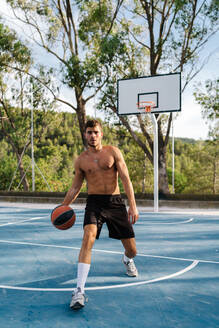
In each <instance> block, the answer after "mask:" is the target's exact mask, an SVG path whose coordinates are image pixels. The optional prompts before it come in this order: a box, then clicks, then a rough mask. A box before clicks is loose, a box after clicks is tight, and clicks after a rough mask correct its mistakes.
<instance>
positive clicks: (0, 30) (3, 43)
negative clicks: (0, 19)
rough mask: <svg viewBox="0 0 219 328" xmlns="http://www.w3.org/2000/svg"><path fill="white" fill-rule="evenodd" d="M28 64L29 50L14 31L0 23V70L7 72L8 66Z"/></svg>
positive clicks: (29, 60)
mask: <svg viewBox="0 0 219 328" xmlns="http://www.w3.org/2000/svg"><path fill="white" fill-rule="evenodd" d="M30 62H31V57H30V50H29V49H28V48H27V47H26V46H25V45H24V44H23V43H22V42H21V41H20V40H18V38H17V35H16V33H15V32H14V31H11V30H10V29H9V28H8V27H6V26H5V25H3V24H2V23H0V70H7V69H8V68H7V66H8V65H10V64H15V65H16V66H17V65H19V64H21V65H23V66H24V65H25V66H29V65H30Z"/></svg>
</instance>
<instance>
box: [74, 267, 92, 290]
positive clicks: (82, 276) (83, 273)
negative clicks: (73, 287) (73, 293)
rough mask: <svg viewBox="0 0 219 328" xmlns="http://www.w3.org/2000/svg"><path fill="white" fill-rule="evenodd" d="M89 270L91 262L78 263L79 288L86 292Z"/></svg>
mask: <svg viewBox="0 0 219 328" xmlns="http://www.w3.org/2000/svg"><path fill="white" fill-rule="evenodd" d="M89 270H90V264H87V263H78V275H77V288H78V287H80V288H81V292H82V293H84V286H85V283H86V280H87V276H88V273H89Z"/></svg>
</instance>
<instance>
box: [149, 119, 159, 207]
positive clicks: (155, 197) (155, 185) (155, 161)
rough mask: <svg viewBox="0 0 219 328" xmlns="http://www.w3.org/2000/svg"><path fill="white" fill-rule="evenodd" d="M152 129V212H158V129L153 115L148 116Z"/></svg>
mask: <svg viewBox="0 0 219 328" xmlns="http://www.w3.org/2000/svg"><path fill="white" fill-rule="evenodd" d="M150 116H151V120H152V123H153V128H154V212H159V195H158V128H157V120H156V117H155V115H154V114H150Z"/></svg>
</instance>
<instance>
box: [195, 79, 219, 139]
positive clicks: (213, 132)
mask: <svg viewBox="0 0 219 328" xmlns="http://www.w3.org/2000/svg"><path fill="white" fill-rule="evenodd" d="M194 96H195V100H196V102H197V103H198V104H199V105H201V108H202V116H203V118H205V119H206V121H207V123H209V137H210V138H211V139H214V140H218V138H219V79H215V80H206V81H205V85H204V87H203V86H202V83H199V84H197V85H196V89H195V92H194Z"/></svg>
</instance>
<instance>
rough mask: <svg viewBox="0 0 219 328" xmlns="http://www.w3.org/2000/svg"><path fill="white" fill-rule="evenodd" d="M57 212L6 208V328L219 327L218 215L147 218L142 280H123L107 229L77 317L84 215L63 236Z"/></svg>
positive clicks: (139, 234) (0, 314) (141, 225)
mask: <svg viewBox="0 0 219 328" xmlns="http://www.w3.org/2000/svg"><path fill="white" fill-rule="evenodd" d="M51 209H52V206H50V208H49V206H47V208H43V207H42V208H40V206H39V205H38V207H37V208H31V205H30V204H29V206H28V207H25V206H24V205H22V204H20V205H19V206H18V205H16V204H14V205H13V206H12V205H10V204H9V203H8V204H5V203H4V204H0V265H1V266H0V267H1V270H0V295H1V296H0V327H1V328H8V327H13V328H29V327H30V328H32V327H34V328H35V327H36V328H41V327H43V328H50V327H51V328H65V327H68V328H77V327H80V328H87V327H89V328H104V327H107V328H108V327H110V328H111V327H113V328H120V327H121V328H123V327H124V328H132V327H133V328H134V327H139V328H143V327H149V328H172V327H173V328H177V327H180V328H218V327H219V213H217V212H216V211H215V212H214V213H211V212H208V211H205V212H204V213H198V212H195V211H194V212H187V213H186V212H174V211H169V212H159V213H153V212H149V211H148V210H147V209H145V211H143V210H141V211H140V218H139V221H138V222H137V223H136V225H135V233H136V242H137V248H138V255H137V256H136V259H135V263H136V266H137V268H138V271H139V276H138V278H129V277H127V276H126V275H125V268H124V265H123V264H122V262H121V258H122V254H123V248H122V244H121V242H120V241H118V240H113V239H109V238H108V231H107V228H106V227H105V226H104V228H103V230H102V233H101V236H100V239H99V240H98V241H96V243H95V245H94V250H93V255H92V256H93V257H92V265H91V270H90V273H89V277H88V280H87V284H86V294H87V296H88V298H89V301H88V303H87V305H86V307H84V308H83V309H82V310H79V311H73V310H71V309H70V308H69V303H70V299H71V293H72V289H73V288H74V287H75V283H76V274H77V257H78V253H79V249H80V245H81V237H82V233H83V227H82V222H83V213H84V210H83V207H81V208H77V209H76V210H75V211H76V215H77V221H76V223H75V225H74V227H72V228H71V229H69V230H67V231H60V230H57V229H55V228H54V227H53V226H52V224H51V222H50V212H51Z"/></svg>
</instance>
